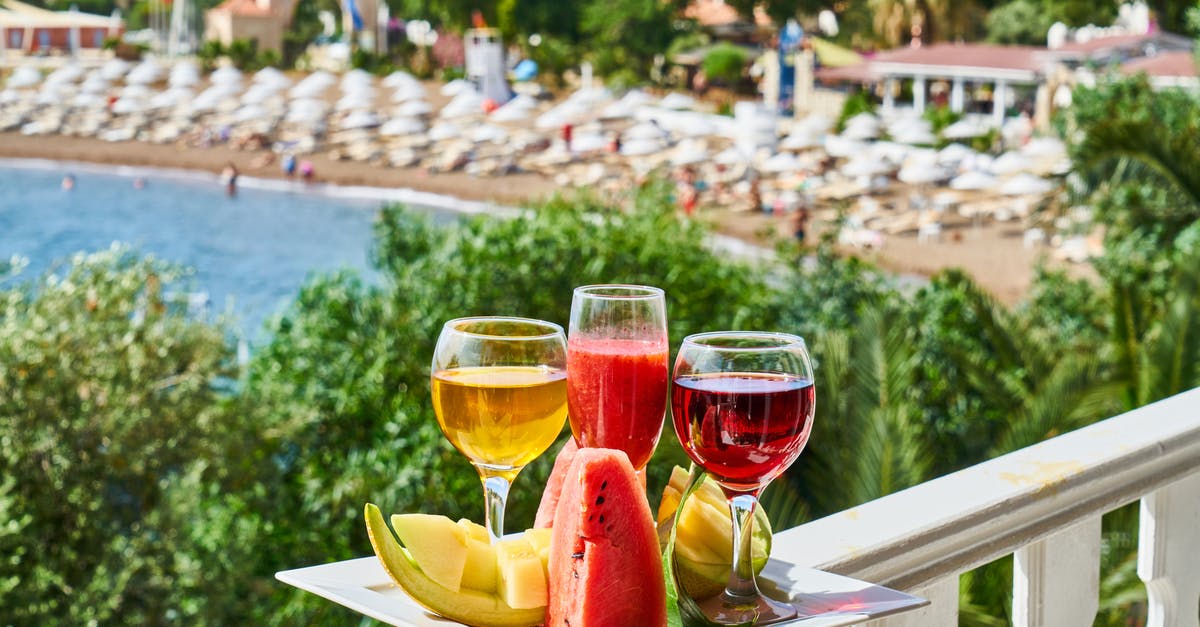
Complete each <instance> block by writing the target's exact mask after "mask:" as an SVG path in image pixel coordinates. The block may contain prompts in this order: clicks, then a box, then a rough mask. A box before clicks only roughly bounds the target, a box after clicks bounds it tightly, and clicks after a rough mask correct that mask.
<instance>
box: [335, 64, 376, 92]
mask: <svg viewBox="0 0 1200 627" xmlns="http://www.w3.org/2000/svg"><path fill="white" fill-rule="evenodd" d="M374 83H375V77H374V76H372V75H371V73H370V72H368V71H366V70H364V69H362V68H354V69H352V70H350V71H349V72H346V73H345V74H342V89H343V90H345V89H346V88H348V87H350V88H353V87H354V86H358V85H373V84H374Z"/></svg>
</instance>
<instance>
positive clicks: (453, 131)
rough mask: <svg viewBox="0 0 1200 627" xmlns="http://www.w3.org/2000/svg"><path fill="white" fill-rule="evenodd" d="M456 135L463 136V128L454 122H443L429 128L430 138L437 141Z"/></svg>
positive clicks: (452, 137)
mask: <svg viewBox="0 0 1200 627" xmlns="http://www.w3.org/2000/svg"><path fill="white" fill-rule="evenodd" d="M456 137H462V129H460V128H459V127H458V125H457V124H455V123H453V122H441V123H438V124H435V125H434V126H433V128H431V129H429V139H432V140H433V141H435V142H437V141H442V140H446V139H454V138H456Z"/></svg>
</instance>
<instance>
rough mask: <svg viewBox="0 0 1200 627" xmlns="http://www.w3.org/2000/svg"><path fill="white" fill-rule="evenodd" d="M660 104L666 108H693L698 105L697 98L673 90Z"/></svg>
mask: <svg viewBox="0 0 1200 627" xmlns="http://www.w3.org/2000/svg"><path fill="white" fill-rule="evenodd" d="M658 106H660V107H662V108H664V109H692V108H694V107H695V106H696V99H695V98H692V97H691V96H688V95H687V94H681V93H679V92H675V91H673V92H671V93H669V94H667V95H666V96H664V97H663V99H662V100H659V101H658Z"/></svg>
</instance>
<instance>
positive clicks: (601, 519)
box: [600, 514, 604, 524]
mask: <svg viewBox="0 0 1200 627" xmlns="http://www.w3.org/2000/svg"><path fill="white" fill-rule="evenodd" d="M600 524H604V514H600Z"/></svg>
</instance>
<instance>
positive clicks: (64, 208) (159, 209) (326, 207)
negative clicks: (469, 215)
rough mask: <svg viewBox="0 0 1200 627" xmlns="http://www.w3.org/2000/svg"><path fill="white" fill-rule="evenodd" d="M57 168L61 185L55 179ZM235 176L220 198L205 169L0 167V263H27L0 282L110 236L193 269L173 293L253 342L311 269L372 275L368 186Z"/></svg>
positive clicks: (28, 276) (103, 245) (29, 274)
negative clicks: (224, 318) (67, 180)
mask: <svg viewBox="0 0 1200 627" xmlns="http://www.w3.org/2000/svg"><path fill="white" fill-rule="evenodd" d="M68 174H70V175H71V176H72V177H73V178H74V187H73V189H70V190H66V189H63V186H62V182H63V178H64V176H66V175H68ZM139 178H140V179H141V180H142V182H144V186H143V187H141V188H140V189H139V188H137V187H136V186H135V184H134V182H135V180H136V179H139ZM242 180H243V184H242V185H240V186H239V189H238V191H237V194H236V195H235V196H232V197H230V196H227V195H226V192H225V188H224V186H223V185H221V183H220V181H219V180H218V178H217V176H216V175H214V174H210V173H188V172H183V171H167V170H147V169H132V168H105V167H100V166H85V165H82V164H60V163H53V162H21V163H16V162H3V163H0V259H4V260H7V259H9V258H10V257H12V256H13V255H17V256H20V257H24V258H26V259H27V260H28V262H29V265H28V267H27V268H26V269H25V270H24V271H23V272H22V273H21V274H20V275H19V276H18V278H16V279H12V278H10V279H7V280H5V281H3V282H0V288H5V287H11V286H12V284H13V283H14V282H15V281H21V280H32V279H33V278H35V277H36V276H38V275H40V274H41V273H43V272H45V271H47V270H49V269H51V268H53V267H54V266H55V264H57V263H59V262H62V261H63V260H65V259H67V258H69V257H70V256H71V255H72V254H74V253H76V252H81V251H82V252H92V251H96V250H102V249H107V248H109V247H110V246H112V244H113V243H114V242H120V243H124V244H128V245H129V246H131V247H133V248H134V250H136V251H137V252H139V253H144V254H153V255H154V256H156V257H158V258H160V259H164V260H167V261H170V262H174V263H177V264H180V265H183V266H186V267H189V268H191V269H193V270H194V274H193V275H192V276H191V277H190V278H189V280H188V282H187V284H186V285H182V286H176V289H180V290H183V291H186V292H188V293H192V294H196V295H197V297H198V298H197V302H203V301H205V300H207V302H208V303H209V304H208V306H207V307H206V309H207V311H208V315H216V314H222V313H227V314H231V315H232V322H233V324H234V325H235V326H236V328H238V329H240V330H241V332H242V333H243V334H244V335H245V336H246V337H249V338H251V339H254V340H262V339H265V338H264V337H263V335H264V334H263V325H264V322H265V320H266V319H267V318H269V317H270V316H272V315H273V314H275V313H277V312H279V311H281V310H282V309H283V308H284V307H286V306H287V305H288V303H290V302H291V301H292V300H293V299H294V298H295V295H296V293H297V291H298V290H299V288H300V287H301V285H303V284H304V282H305V280H306V279H307V278H308V277H310V276H311V275H312V274H314V273H328V272H333V271H335V270H338V269H343V268H345V269H351V270H356V271H359V272H360V273H362V274H364V275H365V276H367V277H368V279H372V278H373V274H372V269H371V268H370V264H369V261H368V255H369V252H370V246H371V230H372V225H373V223H374V220H375V218H376V216H377V215H378V210H379V208H380V207H381V206H382V205H383V204H384V200H383V199H381V198H380V197H379V196H380V195H379V194H375V196H376V197H375V198H372V197H371V196H372V195H373V194H371V193H370V192H369V190H363V189H361V188H359V189H353V188H352V189H345V188H343V189H340V190H339V189H337V188H332V187H308V186H305V185H304V184H302V183H294V184H291V183H288V182H283V181H262V180H255V179H248V178H245V177H243V179H242ZM256 188H267V189H256ZM380 191H383V190H380ZM390 199H391V200H395V198H390ZM426 209H427V210H429V211H432V212H434V213H435V214H436V215H438V216H439V218H442V219H446V220H449V219H453V217H452V216H453V214H452V213H449V212H445V211H437V210H434V209H430V208H428V207H426Z"/></svg>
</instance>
